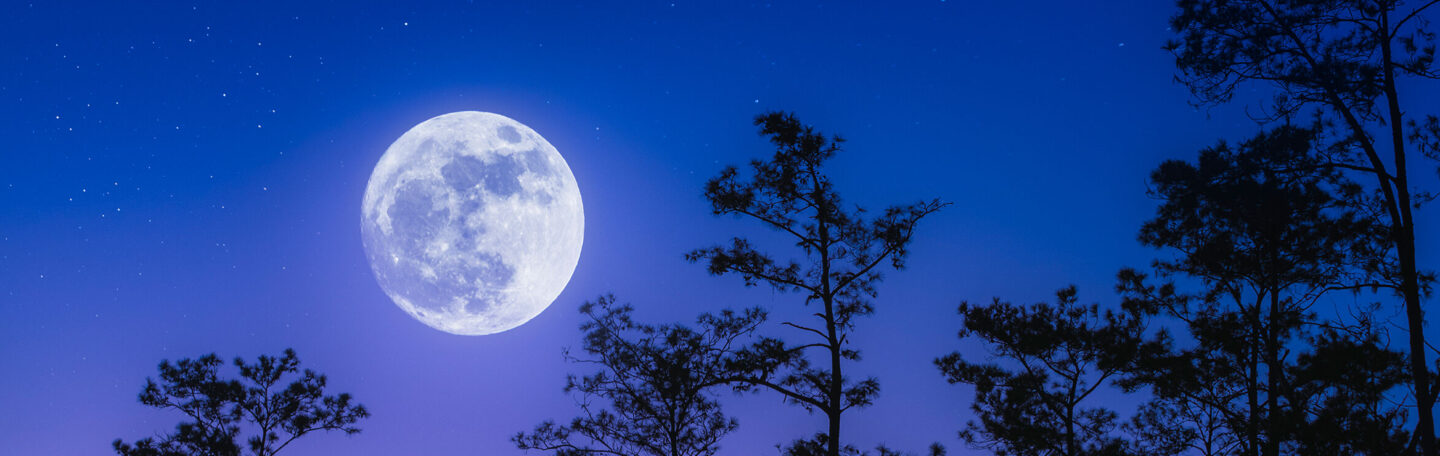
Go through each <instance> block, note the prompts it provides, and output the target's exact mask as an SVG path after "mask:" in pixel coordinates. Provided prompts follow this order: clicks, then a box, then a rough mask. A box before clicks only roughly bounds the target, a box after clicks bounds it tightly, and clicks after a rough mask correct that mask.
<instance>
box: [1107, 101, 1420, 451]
mask: <svg viewBox="0 0 1440 456" xmlns="http://www.w3.org/2000/svg"><path fill="white" fill-rule="evenodd" d="M1314 139H1315V136H1314V134H1313V132H1311V131H1310V130H1305V129H1299V128H1293V127H1283V128H1279V129H1276V130H1274V131H1271V132H1267V133H1261V134H1260V135H1258V136H1256V137H1255V138H1253V139H1251V140H1248V141H1246V142H1244V143H1242V144H1241V145H1240V147H1239V148H1238V149H1237V148H1231V147H1230V146H1228V145H1226V144H1223V143H1222V144H1220V145H1218V146H1216V147H1213V148H1209V149H1206V150H1204V151H1202V152H1201V153H1200V157H1199V159H1198V160H1197V161H1196V162H1195V163H1193V164H1192V163H1189V162H1184V161H1179V160H1172V161H1168V162H1165V163H1164V164H1162V165H1161V166H1160V167H1159V168H1158V169H1156V171H1155V172H1154V173H1153V174H1152V175H1151V180H1152V182H1153V184H1154V185H1155V189H1154V191H1153V193H1154V194H1155V195H1157V196H1159V197H1160V198H1162V199H1163V202H1162V204H1161V206H1160V208H1159V209H1158V211H1157V216H1156V218H1155V219H1153V220H1151V221H1149V222H1147V223H1146V224H1145V226H1144V227H1143V228H1142V230H1141V234H1140V240H1141V241H1142V242H1144V243H1145V244H1147V245H1151V246H1155V247H1168V248H1172V249H1175V250H1176V251H1178V252H1179V253H1180V255H1179V256H1178V258H1176V259H1175V260H1172V261H1159V262H1157V268H1158V269H1159V270H1160V271H1161V272H1162V273H1163V274H1166V275H1181V276H1184V277H1187V278H1190V279H1195V280H1198V281H1199V283H1200V284H1201V285H1202V286H1203V287H1204V290H1203V292H1202V293H1200V294H1198V295H1196V296H1182V295H1178V294H1176V293H1175V292H1174V289H1173V287H1165V288H1163V289H1159V290H1157V289H1156V288H1154V287H1152V286H1150V285H1146V284H1145V283H1144V280H1145V277H1144V276H1143V275H1141V274H1139V273H1137V272H1134V271H1124V272H1122V273H1121V279H1122V283H1121V291H1122V292H1125V293H1127V294H1128V295H1129V296H1130V297H1131V299H1129V300H1127V302H1126V305H1127V306H1128V307H1130V308H1132V309H1135V310H1137V311H1139V312H1143V313H1146V314H1156V313H1160V312H1164V313H1166V314H1168V315H1170V316H1173V317H1176V318H1179V319H1180V320H1182V321H1183V322H1184V323H1185V324H1186V327H1187V329H1188V331H1189V336H1190V337H1191V338H1192V339H1193V340H1194V341H1195V345H1194V346H1193V347H1189V348H1186V349H1184V350H1181V351H1179V352H1177V353H1170V354H1163V355H1161V356H1157V357H1150V358H1149V359H1141V360H1139V362H1137V365H1136V367H1135V369H1134V370H1133V372H1134V373H1135V376H1134V377H1133V378H1132V379H1131V380H1132V381H1134V382H1137V383H1143V384H1146V385H1149V386H1151V387H1153V388H1154V389H1155V391H1156V394H1157V395H1159V396H1160V397H1161V398H1162V400H1171V401H1174V402H1175V403H1174V404H1172V405H1174V406H1176V407H1189V408H1198V410H1188V411H1186V412H1188V413H1189V414H1188V415H1184V416H1183V417H1184V418H1188V419H1189V424H1190V425H1191V426H1192V427H1190V428H1189V429H1190V430H1191V431H1192V432H1193V433H1194V434H1195V435H1197V436H1198V435H1202V434H1204V435H1212V436H1213V431H1214V430H1216V429H1215V428H1214V424H1215V421H1214V418H1216V417H1219V418H1221V422H1223V423H1224V428H1225V429H1226V430H1227V431H1228V432H1230V433H1231V435H1229V436H1221V438H1219V439H1217V440H1213V441H1211V442H1205V444H1204V445H1203V446H1206V447H1209V448H1211V449H1213V450H1215V451H1221V450H1220V448H1226V447H1231V446H1233V447H1234V448H1235V449H1236V450H1237V452H1238V453H1240V454H1247V455H1259V454H1265V455H1267V456H1276V455H1279V454H1280V453H1281V450H1282V449H1286V448H1305V447H1306V446H1307V445H1308V444H1309V443H1310V442H1306V441H1301V440H1300V439H1302V438H1304V437H1305V436H1304V435H1302V434H1300V433H1297V432H1296V430H1297V429H1300V428H1302V427H1312V428H1313V427H1314V426H1316V425H1317V424H1319V422H1318V421H1316V420H1320V421H1323V420H1325V419H1326V418H1324V413H1320V412H1317V411H1316V410H1317V407H1318V405H1317V404H1315V402H1316V401H1317V400H1319V396H1310V397H1304V396H1297V395H1295V394H1290V393H1291V392H1293V391H1295V388H1297V387H1299V386H1300V385H1301V383H1302V380H1301V379H1300V378H1297V375H1300V374H1302V373H1304V371H1303V370H1297V369H1299V368H1298V367H1296V365H1295V363H1296V360H1295V359H1294V358H1290V354H1292V353H1305V349H1306V348H1310V349H1311V350H1314V351H1312V352H1310V353H1311V354H1310V355H1303V356H1310V357H1311V358H1306V359H1311V360H1312V361H1313V360H1314V359H1313V356H1314V355H1313V354H1314V353H1329V354H1331V355H1335V354H1339V353H1345V351H1343V350H1331V349H1332V348H1334V347H1336V345H1335V344H1336V343H1338V342H1337V339H1336V338H1334V337H1320V338H1310V337H1309V336H1308V334H1309V331H1308V330H1309V329H1311V328H1313V327H1315V326H1320V325H1325V326H1335V323H1334V322H1333V321H1326V320H1321V319H1319V318H1318V317H1317V316H1316V315H1314V313H1312V312H1310V311H1309V307H1310V305H1311V304H1312V303H1313V302H1314V301H1315V300H1316V299H1318V298H1319V297H1320V296H1321V295H1322V294H1324V293H1325V292H1327V291H1330V290H1334V289H1337V288H1352V287H1354V286H1355V283H1356V281H1357V280H1360V279H1362V278H1363V277H1364V274H1363V272H1364V269H1365V268H1366V266H1368V265H1370V264H1373V263H1374V262H1376V261H1377V260H1376V257H1377V256H1381V255H1383V253H1382V252H1383V249H1382V248H1377V247H1376V245H1377V244H1383V240H1382V239H1381V234H1380V230H1379V229H1378V228H1379V227H1377V226H1376V225H1375V224H1374V223H1373V221H1372V220H1368V219H1367V218H1365V217H1360V216H1358V215H1357V213H1356V209H1355V208H1356V203H1355V201H1356V200H1357V199H1359V197H1358V194H1359V193H1360V190H1359V187H1358V186H1357V185H1355V184H1353V183H1351V182H1350V181H1348V180H1346V179H1345V178H1344V176H1342V175H1341V174H1340V172H1339V170H1337V169H1336V168H1333V167H1327V166H1323V165H1324V163H1325V158H1324V157H1322V156H1320V155H1317V154H1315V153H1313V152H1312V149H1311V144H1312V143H1313V141H1314ZM1367 285H1368V284H1367ZM1348 329H1350V330H1352V331H1356V332H1359V333H1363V332H1365V331H1364V328H1363V327H1360V326H1352V327H1349V328H1348ZM1162 342H1164V343H1168V340H1165V341H1162ZM1307 342H1310V343H1311V344H1309V346H1308V347H1307ZM1315 344H1322V345H1315ZM1360 345H1361V346H1364V347H1366V349H1369V350H1373V351H1375V352H1376V353H1382V352H1385V350H1384V349H1383V348H1381V347H1379V346H1375V345H1373V344H1370V345H1365V343H1361V344H1360ZM1353 352H1354V351H1351V352H1350V353H1353ZM1319 361H1323V362H1331V361H1333V360H1329V359H1322V360H1319ZM1360 365H1366V364H1364V363H1361V364H1357V366H1360ZM1373 367H1376V368H1377V369H1381V371H1377V372H1369V373H1370V374H1377V375H1379V374H1383V373H1384V369H1385V368H1386V366H1383V365H1374V366H1373ZM1310 386H1311V387H1314V388H1317V389H1319V390H1325V391H1329V392H1334V391H1338V390H1343V389H1347V388H1353V387H1357V385H1353V384H1345V383H1334V382H1328V383H1327V382H1321V383H1318V384H1314V385H1310ZM1389 386H1394V385H1393V384H1391V385H1389ZM1367 388H1368V387H1367ZM1366 398H1367V399H1373V402H1369V403H1365V404H1360V403H1354V404H1350V405H1353V406H1356V407H1361V406H1368V407H1379V404H1380V402H1381V400H1382V399H1383V395H1382V396H1374V397H1370V396H1366ZM1162 408H1163V406H1162ZM1197 412H1198V413H1197ZM1382 421H1383V419H1382ZM1141 424H1143V423H1141ZM1341 435H1344V434H1343V433H1342V434H1341ZM1216 444H1218V447H1219V448H1217V445H1216ZM1385 448H1387V447H1384V446H1381V447H1375V448H1360V447H1354V448H1352V449H1354V450H1356V452H1358V453H1366V454H1386V453H1385V452H1384V451H1383V450H1384V449H1385ZM1216 454H1224V453H1216ZM1301 454H1313V453H1301Z"/></svg>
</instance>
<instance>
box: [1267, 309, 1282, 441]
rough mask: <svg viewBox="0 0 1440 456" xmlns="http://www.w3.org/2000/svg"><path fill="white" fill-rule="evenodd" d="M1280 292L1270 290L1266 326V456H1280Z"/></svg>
mask: <svg viewBox="0 0 1440 456" xmlns="http://www.w3.org/2000/svg"><path fill="white" fill-rule="evenodd" d="M1279 321H1280V290H1270V321H1269V324H1268V325H1265V326H1266V327H1267V328H1268V329H1269V331H1266V334H1265V339H1266V340H1265V388H1266V391H1265V413H1266V421H1267V422H1268V424H1269V426H1268V429H1267V430H1266V433H1265V434H1266V435H1265V456H1280V400H1279V396H1280V394H1279V391H1280V374H1281V372H1282V368H1281V366H1280V331H1279V328H1278V327H1277V325H1278V324H1279V323H1278V322H1279Z"/></svg>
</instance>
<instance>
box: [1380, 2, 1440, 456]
mask: <svg viewBox="0 0 1440 456" xmlns="http://www.w3.org/2000/svg"><path fill="white" fill-rule="evenodd" d="M1380 25H1381V27H1380V33H1381V36H1380V38H1381V39H1380V52H1381V58H1382V62H1381V64H1382V68H1381V74H1382V75H1383V77H1384V78H1385V79H1384V88H1385V101H1386V103H1387V104H1388V105H1389V108H1390V121H1389V122H1388V124H1389V126H1390V145H1391V147H1392V148H1393V149H1394V151H1395V176H1394V180H1395V197H1396V198H1395V199H1396V200H1397V201H1395V202H1394V204H1395V206H1396V209H1398V210H1399V213H1400V219H1399V220H1391V231H1392V235H1393V236H1394V238H1395V250H1396V254H1397V256H1398V257H1399V258H1398V259H1399V260H1400V280H1401V284H1400V288H1401V293H1402V294H1403V295H1404V296H1405V319H1406V322H1407V323H1408V327H1409V328H1408V329H1409V330H1410V374H1411V380H1412V381H1413V382H1414V383H1415V385H1414V386H1415V414H1416V415H1418V417H1417V418H1418V420H1417V421H1418V422H1417V423H1416V426H1415V432H1416V433H1417V434H1420V454H1423V455H1426V456H1437V454H1440V452H1437V450H1440V449H1437V448H1436V447H1435V422H1434V419H1435V418H1434V412H1433V409H1434V407H1435V399H1434V397H1433V396H1431V395H1430V369H1429V368H1428V367H1427V366H1426V365H1427V364H1428V363H1426V362H1425V312H1424V310H1423V309H1421V308H1420V280H1419V272H1418V270H1417V267H1416V265H1415V222H1414V219H1413V218H1412V217H1411V215H1410V204H1411V203H1410V181H1409V178H1408V176H1407V175H1406V174H1407V171H1406V169H1405V132H1404V130H1403V128H1404V125H1405V124H1404V119H1403V115H1404V114H1402V113H1401V111H1400V94H1399V92H1398V90H1397V89H1396V87H1395V67H1394V63H1393V62H1394V54H1393V53H1392V49H1391V46H1392V44H1391V39H1392V38H1393V37H1391V36H1390V35H1389V33H1390V13H1389V11H1387V10H1381V12H1380ZM1382 183H1383V182H1382ZM1392 213H1393V212H1392Z"/></svg>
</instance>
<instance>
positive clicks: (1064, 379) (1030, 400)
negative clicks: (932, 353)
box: [935, 287, 1147, 456]
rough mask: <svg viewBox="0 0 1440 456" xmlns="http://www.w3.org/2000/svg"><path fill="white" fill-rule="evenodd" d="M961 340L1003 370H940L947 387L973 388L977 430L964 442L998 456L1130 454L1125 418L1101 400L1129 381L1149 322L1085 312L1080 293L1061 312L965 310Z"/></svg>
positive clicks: (957, 359)
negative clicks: (978, 346) (1103, 392)
mask: <svg viewBox="0 0 1440 456" xmlns="http://www.w3.org/2000/svg"><path fill="white" fill-rule="evenodd" d="M960 315H961V316H962V317H963V325H964V326H963V329H961V330H960V337H961V338H962V339H963V338H967V337H975V338H978V339H980V340H982V341H984V342H985V343H986V345H987V346H988V347H989V350H990V355H991V356H993V357H994V358H998V359H999V360H1003V361H1004V364H1001V363H997V362H975V361H971V360H968V359H966V357H965V356H963V355H962V354H961V353H960V352H954V353H951V354H949V355H946V356H944V357H942V358H939V359H936V360H935V365H936V366H937V367H939V368H940V371H941V372H942V373H943V374H944V375H945V377H946V379H947V380H949V381H950V383H964V384H969V385H973V386H974V387H975V401H974V402H973V403H972V404H971V406H970V408H971V410H973V411H974V412H975V416H976V420H972V421H970V422H969V423H967V424H966V426H965V429H964V430H962V431H960V437H961V438H963V439H964V440H965V441H966V442H967V443H969V444H970V445H972V446H974V447H977V448H982V449H986V450H989V451H991V452H992V453H994V454H996V455H998V456H1041V455H1046V456H1050V455H1053V456H1082V455H1095V456H1099V455H1123V454H1128V451H1129V449H1128V445H1127V442H1126V441H1125V440H1124V439H1122V438H1120V437H1119V436H1118V434H1117V432H1116V431H1117V430H1118V415H1117V414H1116V413H1115V412H1114V411H1112V410H1109V409H1107V408H1105V407H1103V406H1099V405H1096V402H1097V400H1096V399H1095V397H1094V395H1095V393H1096V392H1097V391H1099V390H1100V389H1101V388H1102V387H1104V386H1105V385H1107V384H1110V383H1111V381H1112V380H1114V379H1115V378H1117V377H1118V375H1119V374H1120V373H1121V372H1123V370H1124V368H1125V367H1126V366H1127V365H1128V364H1129V362H1130V360H1131V359H1132V358H1134V357H1135V356H1137V351H1139V350H1144V349H1147V347H1146V344H1142V343H1141V342H1142V335H1143V329H1144V328H1143V326H1142V321H1141V320H1139V319H1137V318H1135V317H1134V316H1132V315H1129V314H1124V313H1115V312H1101V311H1100V309H1099V306H1098V305H1095V304H1091V305H1088V306H1086V305H1081V304H1079V302H1078V301H1077V299H1076V292H1075V288H1074V287H1069V288H1065V289H1062V290H1060V291H1059V292H1057V293H1056V302H1055V304H1053V305H1052V304H1047V303H1038V304H1032V305H1029V306H1018V305H1014V304H1011V303H1009V302H1004V301H1001V300H999V299H995V300H994V302H992V303H990V304H989V305H985V306H976V305H972V304H970V303H968V302H967V303H963V304H961V305H960Z"/></svg>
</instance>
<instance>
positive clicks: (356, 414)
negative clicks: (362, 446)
mask: <svg viewBox="0 0 1440 456" xmlns="http://www.w3.org/2000/svg"><path fill="white" fill-rule="evenodd" d="M222 364H224V363H223V362H222V361H220V358H218V357H216V356H215V355H214V354H209V355H205V356H201V357H199V358H196V359H181V360H179V361H177V362H175V363H174V364H171V363H170V361H168V360H166V361H161V362H160V368H159V369H160V382H159V383H157V382H156V381H155V380H153V379H148V378H147V379H146V380H145V388H144V390H142V391H141V392H140V403H142V404H145V405H148V406H151V407H156V408H162V409H173V410H177V411H180V412H181V413H184V414H185V415H186V416H187V417H188V421H182V422H181V423H180V424H179V425H177V426H176V428H175V432H174V433H172V434H170V435H166V436H163V437H160V438H144V439H140V440H138V441H136V442H135V443H134V444H128V443H125V442H124V441H122V440H118V439H117V440H115V442H114V448H115V452H116V453H119V454H121V455H124V456H238V455H240V454H241V453H242V448H241V445H240V444H239V443H237V442H236V439H238V438H240V435H241V434H242V433H244V432H247V431H249V433H251V434H252V435H251V436H250V437H248V438H247V439H246V440H245V442H246V444H247V445H246V448H247V449H248V450H249V453H248V454H252V455H254V456H270V455H274V454H276V453H279V452H280V450H283V449H285V447H287V446H289V445H290V443H291V442H294V441H295V440H296V439H299V438H300V437H304V436H305V435H308V434H310V433H313V432H316V431H340V432H343V433H345V434H347V435H348V434H355V433H358V432H360V428H359V427H357V426H356V423H358V422H359V421H360V420H362V419H365V418H367V417H369V416H370V412H369V411H367V410H366V409H365V407H364V406H363V405H359V404H352V400H351V397H350V395H349V394H347V393H341V394H339V395H332V396H327V395H325V386H326V378H325V376H324V375H320V374H316V373H315V372H314V371H312V370H310V369H305V370H304V371H303V372H301V371H300V359H299V358H298V357H296V356H295V351H294V350H290V349H286V350H285V353H284V355H282V356H280V357H278V358H277V357H271V356H263V355H262V356H260V357H259V359H258V360H257V361H256V362H255V363H253V364H252V363H246V362H245V360H243V359H240V358H236V359H235V366H236V367H238V368H239V370H240V378H239V379H238V380H236V379H231V380H227V379H223V378H221V377H220V366H221V365H222ZM297 374H298V378H295V379H294V380H293V381H290V382H289V383H288V384H286V383H282V380H283V379H286V378H287V377H294V376H295V375H297Z"/></svg>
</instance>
